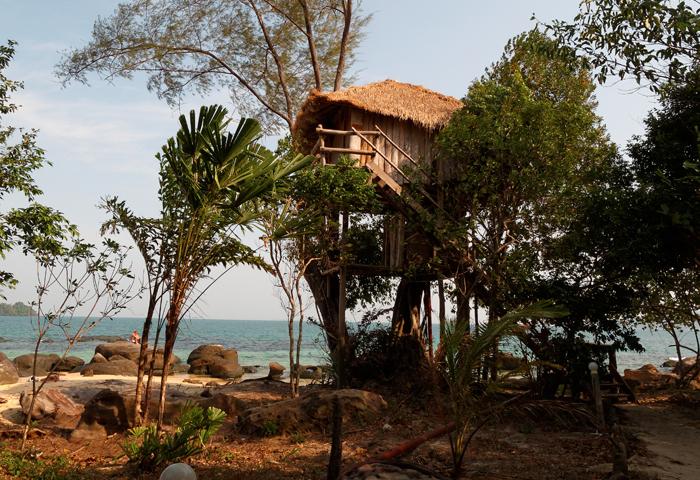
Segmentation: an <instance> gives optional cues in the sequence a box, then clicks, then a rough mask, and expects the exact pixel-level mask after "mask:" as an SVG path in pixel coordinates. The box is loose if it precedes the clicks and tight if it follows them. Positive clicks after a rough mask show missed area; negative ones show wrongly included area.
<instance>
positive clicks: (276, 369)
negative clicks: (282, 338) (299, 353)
mask: <svg viewBox="0 0 700 480" xmlns="http://www.w3.org/2000/svg"><path fill="white" fill-rule="evenodd" d="M269 367H270V371H269V372H267V378H281V377H282V374H283V373H284V370H285V367H284V366H283V365H282V364H280V363H277V362H270V365H269Z"/></svg>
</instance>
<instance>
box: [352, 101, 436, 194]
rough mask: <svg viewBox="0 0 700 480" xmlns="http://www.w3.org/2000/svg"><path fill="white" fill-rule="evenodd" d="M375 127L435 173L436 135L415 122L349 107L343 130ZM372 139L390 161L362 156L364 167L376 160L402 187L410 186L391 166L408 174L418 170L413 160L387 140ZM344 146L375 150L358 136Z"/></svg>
mask: <svg viewBox="0 0 700 480" xmlns="http://www.w3.org/2000/svg"><path fill="white" fill-rule="evenodd" d="M375 125H376V126H378V127H379V128H380V129H381V130H382V131H383V132H384V133H385V134H386V135H387V136H388V137H389V138H390V139H391V140H392V141H393V142H394V143H396V145H398V146H399V147H400V148H401V149H402V150H403V151H405V152H406V153H408V154H409V155H410V156H411V158H413V160H415V161H416V162H418V163H419V164H420V165H421V166H422V167H423V169H424V170H426V171H430V170H431V168H432V166H433V165H432V164H431V162H432V151H433V135H432V133H431V132H429V131H427V130H425V129H423V128H420V127H417V126H416V125H415V124H413V123H412V122H408V121H403V120H398V119H396V118H392V117H387V116H384V115H377V114H374V113H370V112H366V111H364V110H359V109H356V108H346V109H345V119H344V124H343V125H342V127H341V126H340V125H339V127H340V128H342V129H344V130H351V129H352V127H355V128H356V129H357V130H375ZM368 140H370V141H371V142H372V143H374V145H375V146H376V147H377V149H378V150H379V151H381V152H382V153H383V154H384V155H385V156H386V157H387V159H389V160H390V162H387V161H386V160H384V159H383V158H382V157H381V156H380V155H376V156H374V157H371V156H369V155H366V156H365V155H361V156H359V162H360V164H362V165H364V164H366V163H367V162H371V161H374V162H375V163H377V164H378V165H380V166H381V167H382V169H383V170H384V171H385V172H387V173H388V174H389V175H390V176H391V177H392V178H393V179H394V180H395V181H396V182H398V183H399V184H400V185H402V184H404V183H406V182H407V180H406V178H404V177H403V176H402V175H401V174H399V172H397V171H396V169H395V168H394V167H393V166H392V165H391V164H392V163H393V164H394V165H396V166H398V167H399V168H400V169H401V170H403V171H404V172H405V173H408V172H411V171H412V170H415V167H414V166H413V165H411V163H410V161H409V160H408V159H407V158H406V157H405V156H404V155H403V154H402V153H401V152H400V151H399V150H398V149H397V148H395V147H394V146H393V145H392V144H391V142H389V141H387V140H386V139H385V138H384V137H381V136H379V137H374V138H368ZM344 146H345V147H347V148H354V149H358V150H366V151H371V150H372V148H371V147H370V146H369V145H368V144H367V143H366V142H365V141H364V140H362V139H360V138H359V137H357V136H352V137H348V138H347V140H346V145H344Z"/></svg>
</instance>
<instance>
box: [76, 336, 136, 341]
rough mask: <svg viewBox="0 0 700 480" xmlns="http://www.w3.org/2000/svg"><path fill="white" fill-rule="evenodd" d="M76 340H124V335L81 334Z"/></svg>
mask: <svg viewBox="0 0 700 480" xmlns="http://www.w3.org/2000/svg"><path fill="white" fill-rule="evenodd" d="M78 342H107V343H114V342H126V340H125V339H124V337H118V336H116V335H83V336H82V337H80V338H78Z"/></svg>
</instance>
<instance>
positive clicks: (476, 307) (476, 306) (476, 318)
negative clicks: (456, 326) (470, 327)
mask: <svg viewBox="0 0 700 480" xmlns="http://www.w3.org/2000/svg"><path fill="white" fill-rule="evenodd" d="M474 331H475V332H478V331H479V301H478V300H477V299H476V297H474Z"/></svg>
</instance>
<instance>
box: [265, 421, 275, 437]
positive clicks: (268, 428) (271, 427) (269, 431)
mask: <svg viewBox="0 0 700 480" xmlns="http://www.w3.org/2000/svg"><path fill="white" fill-rule="evenodd" d="M278 430H279V427H278V426H277V422H275V421H274V420H265V422H264V423H263V424H262V432H263V435H264V436H266V437H274V436H275V435H277V431H278Z"/></svg>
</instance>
